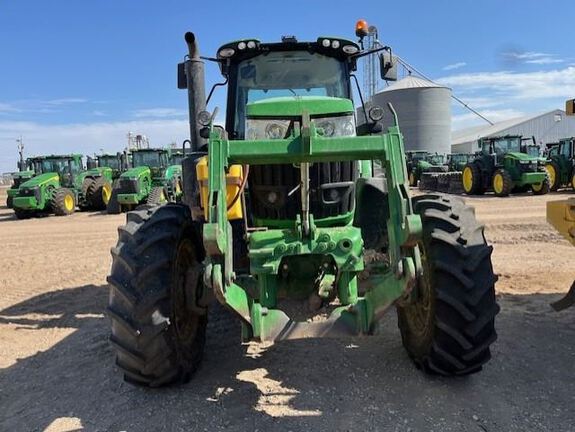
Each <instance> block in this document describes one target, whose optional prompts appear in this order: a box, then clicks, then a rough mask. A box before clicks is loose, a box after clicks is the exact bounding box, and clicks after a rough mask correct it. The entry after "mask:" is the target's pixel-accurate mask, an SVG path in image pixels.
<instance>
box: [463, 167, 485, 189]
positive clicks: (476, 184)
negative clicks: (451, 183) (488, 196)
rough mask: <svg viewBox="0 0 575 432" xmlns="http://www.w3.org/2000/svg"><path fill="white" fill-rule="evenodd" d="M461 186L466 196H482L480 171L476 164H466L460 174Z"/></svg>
mask: <svg viewBox="0 0 575 432" xmlns="http://www.w3.org/2000/svg"><path fill="white" fill-rule="evenodd" d="M461 186H462V188H463V192H465V193H466V194H467V195H482V194H483V193H485V188H484V187H483V179H482V178H481V169H480V168H479V165H477V164H476V163H473V162H472V163H468V164H467V165H465V167H464V168H463V172H462V173H461Z"/></svg>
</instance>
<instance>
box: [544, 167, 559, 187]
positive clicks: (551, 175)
mask: <svg viewBox="0 0 575 432" xmlns="http://www.w3.org/2000/svg"><path fill="white" fill-rule="evenodd" d="M545 168H546V169H547V173H548V174H549V183H550V184H551V186H553V185H555V178H556V176H557V173H556V172H555V168H554V167H553V165H551V164H549V165H546V166H545Z"/></svg>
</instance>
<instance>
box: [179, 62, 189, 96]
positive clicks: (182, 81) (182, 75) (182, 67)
mask: <svg viewBox="0 0 575 432" xmlns="http://www.w3.org/2000/svg"><path fill="white" fill-rule="evenodd" d="M178 88H179V89H180V90H183V89H187V88H188V79H187V78H186V63H178Z"/></svg>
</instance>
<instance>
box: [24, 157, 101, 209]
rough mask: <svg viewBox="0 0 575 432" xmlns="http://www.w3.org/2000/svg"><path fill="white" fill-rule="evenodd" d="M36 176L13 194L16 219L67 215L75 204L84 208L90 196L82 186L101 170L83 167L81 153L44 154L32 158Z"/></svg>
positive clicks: (90, 199) (89, 202)
mask: <svg viewBox="0 0 575 432" xmlns="http://www.w3.org/2000/svg"><path fill="white" fill-rule="evenodd" d="M34 172H35V173H36V176H35V177H33V178H31V179H30V180H28V181H26V182H24V183H22V184H21V185H20V188H19V189H18V193H17V195H16V196H15V197H14V201H13V203H14V212H15V213H16V217H17V218H19V219H25V218H29V217H31V216H35V215H39V214H42V213H54V214H56V215H57V216H67V215H70V214H72V213H74V211H75V210H76V206H78V207H80V208H83V209H88V208H90V207H91V206H92V205H93V199H94V196H93V195H90V193H89V192H88V188H86V183H87V180H89V181H91V179H92V177H91V176H97V177H100V176H101V174H99V173H96V172H91V171H86V170H85V169H84V166H83V162H82V155H80V154H70V155H48V156H43V157H41V158H37V159H34Z"/></svg>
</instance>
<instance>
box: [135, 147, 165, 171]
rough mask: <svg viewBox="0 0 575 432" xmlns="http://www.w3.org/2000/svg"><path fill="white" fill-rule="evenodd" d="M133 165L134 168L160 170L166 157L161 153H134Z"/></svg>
mask: <svg viewBox="0 0 575 432" xmlns="http://www.w3.org/2000/svg"><path fill="white" fill-rule="evenodd" d="M132 157H133V163H134V166H135V167H138V166H148V167H150V168H161V167H162V166H164V165H165V159H166V156H165V154H164V153H161V152H141V151H140V152H134V154H133V156H132Z"/></svg>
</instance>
